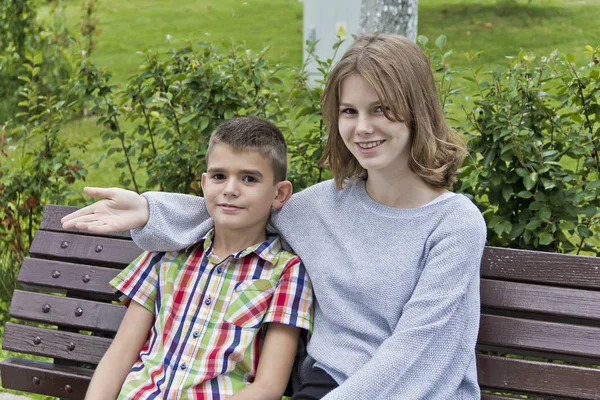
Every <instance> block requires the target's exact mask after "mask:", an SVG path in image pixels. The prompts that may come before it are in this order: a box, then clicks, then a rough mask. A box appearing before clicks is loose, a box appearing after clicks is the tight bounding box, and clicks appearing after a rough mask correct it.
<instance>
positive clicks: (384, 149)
mask: <svg viewBox="0 0 600 400" xmlns="http://www.w3.org/2000/svg"><path fill="white" fill-rule="evenodd" d="M385 107H386V105H385V104H382V102H381V101H380V100H379V97H378V96H377V93H376V92H375V89H373V87H372V86H371V84H370V83H369V82H367V80H366V79H365V78H363V77H362V76H360V75H358V74H351V75H349V76H347V77H346V78H344V80H343V81H342V83H341V87H340V106H339V110H340V112H339V118H338V127H339V132H340V135H341V137H342V140H343V141H344V143H345V144H346V147H347V148H348V150H350V152H351V153H352V155H353V156H354V157H356V159H357V160H358V162H359V163H360V165H361V166H362V167H363V168H364V169H366V170H367V171H369V175H370V176H371V175H372V174H373V173H379V172H381V173H384V174H386V175H389V174H392V175H391V176H396V175H397V174H398V173H400V172H403V171H408V157H409V155H410V132H409V131H408V127H407V126H406V124H405V123H404V122H402V121H392V120H389V119H388V118H387V117H386V115H385V113H384V111H383V110H384V108H385Z"/></svg>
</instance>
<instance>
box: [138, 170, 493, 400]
mask: <svg viewBox="0 0 600 400" xmlns="http://www.w3.org/2000/svg"><path fill="white" fill-rule="evenodd" d="M145 197H146V198H147V199H148V202H149V205H150V220H149V221H148V223H147V224H146V226H145V227H143V228H140V229H137V230H135V231H133V238H134V240H135V241H136V243H137V244H138V245H140V247H142V248H144V249H149V250H176V249H181V248H184V247H186V246H189V245H190V244H192V243H194V242H196V241H197V240H199V239H200V238H201V237H202V236H203V235H204V234H205V233H206V232H207V230H208V229H210V227H212V221H211V220H210V219H209V215H208V213H207V210H206V207H205V203H204V200H203V199H201V198H198V197H191V196H185V195H177V194H170V193H159V192H151V193H146V194H145ZM271 222H272V224H273V226H274V227H275V229H276V230H277V231H279V232H280V233H281V234H282V236H283V238H284V239H285V240H286V241H287V243H288V244H289V245H290V246H291V247H292V248H293V250H294V251H295V252H296V253H297V254H298V255H299V256H300V257H301V258H302V260H303V261H304V264H305V266H306V269H307V271H308V273H309V275H310V277H311V280H312V282H313V287H314V293H315V296H316V302H315V318H314V331H313V335H312V337H311V340H310V342H309V345H308V353H309V356H310V357H309V358H308V361H307V362H305V364H307V363H309V364H310V365H315V366H318V367H320V368H323V369H324V370H325V371H326V372H328V373H329V374H330V375H331V376H332V377H333V378H334V379H335V380H336V381H337V382H338V383H340V387H339V388H337V389H336V390H334V391H332V392H331V393H330V394H328V395H327V396H326V397H325V399H326V400H348V399H364V400H384V399H385V400H387V399H401V400H413V399H414V400H416V399H422V400H434V399H469V400H471V399H473V400H474V399H479V398H480V394H479V387H478V385H477V369H476V364H475V342H476V340H477V332H478V328H479V266H480V262H481V256H482V253H483V248H484V244H485V239H486V226H485V223H484V220H483V218H482V216H481V214H480V212H479V210H478V209H477V208H476V207H475V205H474V204H473V203H472V202H471V201H470V200H469V199H467V198H466V197H464V196H453V197H450V198H448V199H445V200H442V201H440V202H437V203H433V204H430V205H426V206H424V207H420V208H416V209H396V208H390V207H386V206H383V205H381V204H379V203H377V202H375V201H374V200H372V199H371V198H370V197H369V195H368V193H367V191H366V189H365V184H364V181H361V180H357V181H355V182H353V183H350V184H347V185H346V187H345V188H344V189H343V190H339V191H338V190H336V188H335V185H334V183H333V181H327V182H322V183H320V184H317V185H315V186H312V187H310V188H308V189H305V190H303V191H301V192H299V193H297V194H295V195H294V196H292V198H291V199H290V200H289V202H288V203H287V204H286V205H285V206H284V207H283V209H282V210H281V211H279V212H277V213H274V215H273V216H272V219H271ZM310 365H309V366H310ZM304 370H305V371H306V365H305V368H304Z"/></svg>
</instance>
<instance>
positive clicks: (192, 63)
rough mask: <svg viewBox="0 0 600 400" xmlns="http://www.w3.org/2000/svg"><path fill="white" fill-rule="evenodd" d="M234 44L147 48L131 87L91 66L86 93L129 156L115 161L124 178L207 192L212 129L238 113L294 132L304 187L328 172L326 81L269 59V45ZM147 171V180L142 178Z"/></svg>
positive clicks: (112, 142) (294, 159)
mask: <svg viewBox="0 0 600 400" xmlns="http://www.w3.org/2000/svg"><path fill="white" fill-rule="evenodd" d="M226 46H227V47H225V48H226V50H225V51H220V50H218V49H217V47H216V46H215V45H213V44H208V43H199V44H197V45H192V44H188V45H187V46H185V47H184V48H182V49H178V50H172V51H170V52H169V53H168V54H167V55H166V57H165V56H159V55H156V54H152V53H149V52H146V53H145V54H144V57H145V60H144V61H145V62H144V64H143V65H142V66H141V67H140V68H139V70H138V72H137V73H136V74H134V75H133V76H132V77H131V78H130V79H129V80H128V82H127V85H126V86H125V87H124V88H123V89H119V88H117V87H116V86H114V85H111V83H110V75H109V74H107V73H105V72H103V71H102V70H99V69H97V68H96V67H95V66H93V65H91V64H88V65H86V66H85V70H84V71H83V74H82V75H83V76H84V82H82V85H81V89H80V95H82V96H83V98H84V99H85V100H86V101H87V102H89V103H91V104H93V107H92V108H91V112H92V113H93V114H94V115H97V116H98V123H99V124H101V125H103V127H104V128H105V129H104V132H105V134H104V141H105V144H106V145H105V147H106V150H107V152H106V154H107V156H109V155H111V154H113V153H120V154H122V155H123V156H124V157H123V159H122V160H121V161H118V162H117V163H116V164H115V168H116V169H118V170H121V171H122V172H121V177H120V182H121V184H122V185H124V186H127V187H131V188H133V189H134V190H136V191H138V192H139V191H142V190H148V189H159V190H167V191H174V192H181V193H189V194H201V188H200V176H201V174H202V172H203V171H204V170H205V169H206V148H207V145H208V139H209V137H210V134H211V132H212V131H213V130H214V129H215V127H216V126H217V125H218V124H219V123H220V122H222V121H223V120H225V119H229V118H232V117H234V116H238V115H258V116H261V117H264V118H267V119H270V120H271V121H273V122H274V123H276V124H278V125H279V126H280V127H281V128H282V130H283V131H284V132H286V134H287V136H288V137H287V138H288V141H289V143H290V155H291V166H290V179H291V180H292V181H293V183H294V184H295V188H296V189H302V188H304V187H306V186H307V185H310V184H313V183H316V182H318V181H319V180H321V179H324V175H323V173H322V170H321V169H320V168H318V167H316V161H317V160H318V158H319V157H320V154H321V152H322V147H323V137H324V132H323V124H322V122H321V116H320V111H319V107H318V101H319V89H311V88H310V87H309V86H308V85H307V83H306V82H307V76H306V73H305V72H304V70H295V69H290V68H284V67H283V66H282V65H280V64H278V63H273V62H269V61H267V60H266V59H265V53H266V51H267V50H266V49H265V50H263V51H261V52H258V53H253V52H252V51H250V50H248V49H246V48H244V47H243V46H235V45H226ZM298 110H299V111H298ZM123 121H127V125H129V126H132V127H131V128H129V129H126V128H124V126H125V125H126V124H124V123H123ZM315 126H316V127H317V128H315ZM299 129H303V130H304V131H303V133H302V134H300V133H299ZM140 175H141V176H144V175H145V176H147V180H146V181H145V182H140Z"/></svg>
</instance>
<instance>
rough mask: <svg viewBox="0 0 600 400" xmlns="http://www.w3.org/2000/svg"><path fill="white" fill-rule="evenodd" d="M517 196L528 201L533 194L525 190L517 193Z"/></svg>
mask: <svg viewBox="0 0 600 400" xmlns="http://www.w3.org/2000/svg"><path fill="white" fill-rule="evenodd" d="M517 196H519V197H521V198H523V199H530V198H532V197H533V194H532V193H531V192H529V191H527V190H522V191H520V192H519V193H517Z"/></svg>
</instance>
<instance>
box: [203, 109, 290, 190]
mask: <svg viewBox="0 0 600 400" xmlns="http://www.w3.org/2000/svg"><path fill="white" fill-rule="evenodd" d="M218 143H223V144H227V145H229V146H231V147H233V148H234V149H235V150H247V149H251V150H256V151H258V152H259V153H260V155H261V156H263V157H265V158H267V159H269V160H270V161H271V164H272V166H273V177H274V179H275V183H277V182H281V181H284V180H285V177H286V173H287V145H286V143H285V138H284V137H283V134H282V133H281V131H280V130H279V128H277V127H276V126H275V125H274V124H272V123H271V122H269V121H267V120H266V119H263V118H259V117H254V116H244V117H236V118H231V119H228V120H226V121H224V122H222V123H221V124H220V125H219V126H218V127H217V129H215V131H214V132H213V133H212V135H211V136H210V141H209V142H208V151H207V152H206V158H207V159H208V157H209V155H210V151H211V149H212V147H213V146H214V145H215V144H218Z"/></svg>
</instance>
